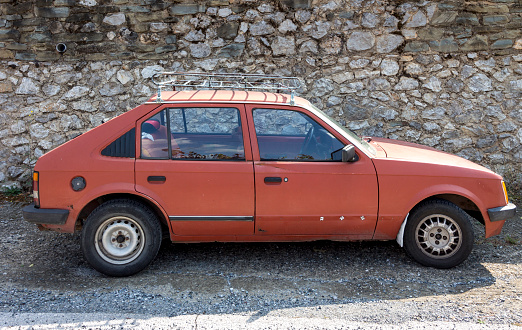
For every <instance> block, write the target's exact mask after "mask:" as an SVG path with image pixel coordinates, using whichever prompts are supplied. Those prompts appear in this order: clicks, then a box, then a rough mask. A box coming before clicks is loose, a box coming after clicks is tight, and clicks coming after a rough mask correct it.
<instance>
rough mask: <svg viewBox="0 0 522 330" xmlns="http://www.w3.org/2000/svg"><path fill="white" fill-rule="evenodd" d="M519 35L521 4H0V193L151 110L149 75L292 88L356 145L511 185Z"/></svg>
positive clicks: (517, 129)
mask: <svg viewBox="0 0 522 330" xmlns="http://www.w3.org/2000/svg"><path fill="white" fill-rule="evenodd" d="M521 28H522V2H521V1H520V0H490V1H466V2H464V1H413V0H412V1H402V0H387V1H386V0H382V1H378V0H373V1H372V0H332V1H322V0H279V1H263V2H261V1H248V0H215V1H197V3H194V2H179V1H161V0H54V1H52V0H33V1H14V0H0V61H1V62H0V63H1V65H0V108H1V109H0V124H1V125H0V183H2V184H3V185H12V184H20V183H23V182H26V181H27V180H28V178H29V177H30V171H31V165H32V164H34V162H35V160H36V159H37V157H39V156H40V155H42V154H43V153H45V152H47V151H49V150H51V149H52V148H55V147H56V146H58V145H60V144H62V143H64V142H65V141H67V140H69V139H71V138H73V137H74V136H76V135H78V134H80V133H82V132H84V131H86V130H88V129H90V128H92V127H94V126H96V125H99V124H100V123H101V122H102V120H103V119H105V118H110V117H113V116H115V115H118V114H120V113H122V112H124V111H126V110H129V109H131V108H133V107H135V106H136V105H138V104H140V103H141V102H143V101H144V100H146V99H147V98H149V97H150V96H151V95H152V94H153V93H154V92H155V89H154V85H153V84H152V83H151V81H150V77H151V76H152V75H153V73H154V72H156V71H158V70H172V71H194V70H199V71H226V72H246V73H276V74H282V75H292V76H298V77H301V78H302V79H303V81H304V82H305V86H304V88H303V90H302V91H300V93H299V94H300V95H302V96H304V97H307V98H309V99H310V100H311V101H312V102H313V103H314V104H316V105H317V106H318V107H319V108H322V109H324V110H325V111H326V112H327V113H329V114H330V115H333V116H334V117H337V118H338V119H339V120H340V121H341V122H342V123H343V124H345V125H346V126H347V127H349V128H351V129H353V130H354V131H356V132H357V133H359V134H363V135H373V136H384V137H389V138H398V139H403V140H407V141H412V142H419V143H422V144H426V145H429V146H433V147H435V148H438V149H441V150H445V151H449V152H452V153H456V154H458V155H460V156H463V157H465V158H468V159H471V160H473V161H475V162H478V163H482V164H485V165H486V166H488V167H490V168H493V169H494V170H496V171H498V172H500V173H502V174H508V175H510V173H512V174H513V173H514V175H515V176H511V175H510V177H516V175H518V177H519V178H520V168H522V147H521V142H522V107H521V105H522V104H521V103H522V102H521V95H522V53H521V52H520V49H522V32H521V31H522V30H521ZM64 46H65V47H64ZM64 48H65V52H59V51H58V50H57V49H59V50H64Z"/></svg>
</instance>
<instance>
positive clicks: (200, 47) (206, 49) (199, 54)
mask: <svg viewBox="0 0 522 330" xmlns="http://www.w3.org/2000/svg"><path fill="white" fill-rule="evenodd" d="M189 47H190V53H191V54H192V57H195V58H204V57H207V56H209V55H210V54H211V53H212V51H211V49H210V46H209V45H207V44H206V43H198V44H191V45H190V46H189Z"/></svg>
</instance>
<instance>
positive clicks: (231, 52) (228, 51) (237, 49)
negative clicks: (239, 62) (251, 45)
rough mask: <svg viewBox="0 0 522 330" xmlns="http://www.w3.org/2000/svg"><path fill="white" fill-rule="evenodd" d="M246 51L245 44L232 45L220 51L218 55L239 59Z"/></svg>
mask: <svg viewBox="0 0 522 330" xmlns="http://www.w3.org/2000/svg"><path fill="white" fill-rule="evenodd" d="M244 49H245V44H231V45H228V46H225V47H223V48H221V49H220V50H219V52H218V53H217V56H218V57H237V56H241V54H243V50H244Z"/></svg>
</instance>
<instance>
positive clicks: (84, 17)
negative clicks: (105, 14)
mask: <svg viewBox="0 0 522 330" xmlns="http://www.w3.org/2000/svg"><path fill="white" fill-rule="evenodd" d="M92 16H97V15H92V14H91V13H77V14H71V15H69V17H67V18H66V19H65V21H66V22H67V23H83V22H91V21H93V17H92Z"/></svg>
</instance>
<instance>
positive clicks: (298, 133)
mask: <svg viewBox="0 0 522 330" xmlns="http://www.w3.org/2000/svg"><path fill="white" fill-rule="evenodd" d="M247 113H248V115H249V124H250V125H251V127H253V128H254V129H251V140H252V151H253V156H254V171H255V181H256V235H288V236H290V235H312V236H322V237H329V238H335V236H338V237H340V238H346V237H350V238H352V239H370V238H371V237H372V235H373V232H374V230H375V225H376V221H377V207H378V189H377V177H376V172H375V169H374V167H373V164H372V162H371V159H369V158H368V157H367V156H366V155H364V154H363V153H362V152H360V151H357V153H358V155H359V160H358V161H356V162H351V163H346V162H345V163H343V162H341V153H340V149H342V148H343V147H344V146H345V144H347V141H343V140H342V137H341V136H339V135H338V133H336V132H335V131H333V130H331V131H330V130H328V126H326V125H325V123H324V122H322V121H321V120H320V119H319V118H317V117H315V116H314V115H313V114H311V113H307V112H306V111H305V110H303V109H300V108H292V107H288V106H265V105H263V106H257V107H256V106H254V105H247Z"/></svg>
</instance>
